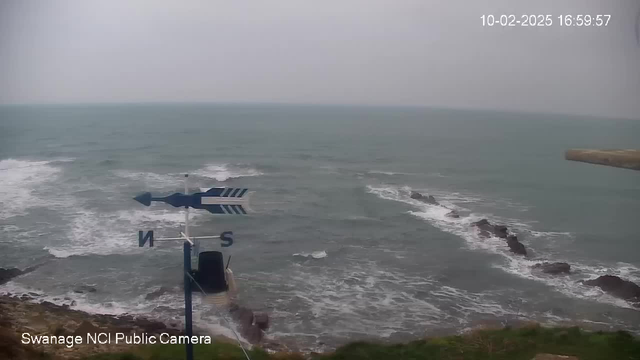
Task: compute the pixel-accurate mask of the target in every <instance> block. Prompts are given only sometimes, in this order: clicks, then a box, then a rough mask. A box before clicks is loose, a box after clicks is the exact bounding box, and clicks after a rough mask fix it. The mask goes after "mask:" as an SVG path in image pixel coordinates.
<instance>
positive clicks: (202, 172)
mask: <svg viewBox="0 0 640 360" xmlns="http://www.w3.org/2000/svg"><path fill="white" fill-rule="evenodd" d="M193 174H194V175H198V176H202V177H206V178H210V179H215V180H217V181H227V180H229V179H233V178H239V177H248V176H260V175H264V173H262V172H261V171H258V170H256V169H254V168H251V167H244V166H233V165H229V164H207V165H206V166H205V167H203V168H201V169H198V170H196V171H194V172H193Z"/></svg>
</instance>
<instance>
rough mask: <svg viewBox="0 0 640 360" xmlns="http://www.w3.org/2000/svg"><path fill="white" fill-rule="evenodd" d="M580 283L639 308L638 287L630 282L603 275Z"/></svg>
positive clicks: (639, 290)
mask: <svg viewBox="0 0 640 360" xmlns="http://www.w3.org/2000/svg"><path fill="white" fill-rule="evenodd" d="M582 283H583V284H585V285H588V286H597V287H599V288H600V289H602V291H604V292H606V293H607V294H610V295H613V296H615V297H618V298H621V299H624V300H627V301H629V302H631V303H633V304H634V305H635V306H640V286H638V285H636V284H635V283H633V282H631V281H627V280H624V279H621V278H619V277H617V276H613V275H603V276H600V277H598V278H596V279H592V280H585V281H583V282H582Z"/></svg>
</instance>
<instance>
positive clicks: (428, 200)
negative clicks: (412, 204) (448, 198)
mask: <svg viewBox="0 0 640 360" xmlns="http://www.w3.org/2000/svg"><path fill="white" fill-rule="evenodd" d="M410 197H411V198H412V199H414V200H420V201H423V202H426V203H427V204H431V205H440V203H438V201H436V198H434V197H433V196H431V195H429V196H425V195H422V194H420V193H419V192H417V191H412V192H411V195H410Z"/></svg>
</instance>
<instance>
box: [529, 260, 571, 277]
mask: <svg viewBox="0 0 640 360" xmlns="http://www.w3.org/2000/svg"><path fill="white" fill-rule="evenodd" d="M533 268H534V269H540V270H542V272H543V273H546V274H554V275H557V274H569V273H570V272H571V265H569V264H567V263H564V262H555V263H549V262H543V263H540V264H535V265H533Z"/></svg>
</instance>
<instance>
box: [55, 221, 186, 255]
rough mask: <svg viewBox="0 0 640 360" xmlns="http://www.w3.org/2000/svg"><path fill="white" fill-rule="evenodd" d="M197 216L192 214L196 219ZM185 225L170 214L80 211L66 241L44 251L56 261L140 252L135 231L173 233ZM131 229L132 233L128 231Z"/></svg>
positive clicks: (71, 224) (70, 225)
mask: <svg viewBox="0 0 640 360" xmlns="http://www.w3.org/2000/svg"><path fill="white" fill-rule="evenodd" d="M197 216H199V214H194V216H193V217H197ZM183 222H184V213H182V212H176V211H170V210H164V209H163V210H150V209H144V210H123V211H118V212H115V213H97V212H95V211H91V210H86V209H80V210H79V211H78V212H77V213H75V214H73V215H72V217H71V219H70V222H69V227H70V229H69V230H68V232H67V235H66V239H65V240H66V241H65V242H64V243H63V244H59V245H57V244H56V245H49V246H46V247H45V248H44V249H45V250H47V251H49V253H50V254H51V255H53V256H55V257H58V258H66V257H69V256H74V255H75V256H83V255H112V254H123V253H135V252H137V251H139V248H138V243H137V241H136V235H137V234H136V233H135V231H136V230H137V229H146V228H151V229H154V230H163V229H167V230H168V229H173V230H175V231H176V232H177V231H178V229H179V226H180V225H181V224H182V223H183ZM128 229H133V230H128Z"/></svg>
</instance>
